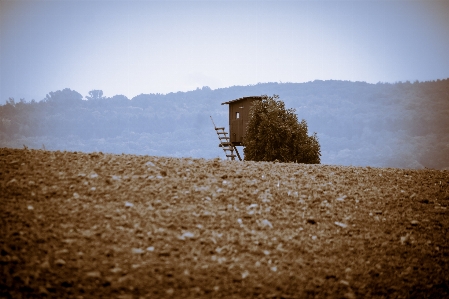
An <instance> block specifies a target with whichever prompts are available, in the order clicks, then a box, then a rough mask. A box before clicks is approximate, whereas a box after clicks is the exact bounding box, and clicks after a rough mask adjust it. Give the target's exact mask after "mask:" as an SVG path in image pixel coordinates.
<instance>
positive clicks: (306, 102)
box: [0, 79, 449, 169]
mask: <svg viewBox="0 0 449 299" xmlns="http://www.w3.org/2000/svg"><path fill="white" fill-rule="evenodd" d="M264 94H266V95H273V94H277V95H279V96H280V100H282V101H284V102H285V105H286V107H287V108H295V109H296V113H297V115H298V118H299V119H300V120H301V119H305V120H306V121H307V124H308V127H309V135H310V134H312V133H313V132H317V134H318V138H319V142H320V145H321V153H322V156H321V163H322V164H335V165H355V166H373V167H399V168H415V169H419V168H424V167H426V168H435V169H445V168H446V169H447V168H449V79H444V80H437V81H428V82H418V81H416V82H414V83H410V82H408V81H407V82H399V83H394V84H390V83H377V84H369V83H365V82H350V81H335V80H328V81H320V80H316V81H313V82H307V83H259V84H256V85H250V86H232V87H227V88H219V89H215V90H212V89H210V88H209V87H203V88H201V89H200V88H198V89H196V90H193V91H188V92H177V93H169V94H141V95H138V96H136V97H134V98H132V99H128V98H127V97H125V96H123V95H115V96H113V97H104V96H103V92H102V91H101V90H93V91H91V92H89V95H87V96H86V97H83V96H82V95H81V94H80V93H78V92H76V91H74V90H71V89H69V88H66V89H63V90H58V91H53V92H49V93H48V94H47V96H46V98H45V99H43V100H41V101H34V100H33V101H31V102H27V101H25V100H24V99H21V100H19V101H16V100H14V99H12V98H10V99H9V100H8V101H7V103H6V104H4V105H1V106H0V147H9V148H23V147H24V146H25V147H28V148H35V149H43V148H45V149H47V150H68V151H83V152H94V151H97V152H99V151H102V152H104V153H117V154H121V153H127V154H138V155H151V156H172V157H193V158H215V157H220V158H224V153H223V151H222V150H221V149H220V148H219V147H218V143H219V142H218V139H217V135H216V133H215V130H214V127H213V125H212V123H211V121H210V118H209V116H212V117H213V119H214V121H215V123H216V124H217V125H218V126H223V127H226V128H227V129H226V130H228V128H229V127H228V126H229V124H228V106H227V105H221V103H223V102H226V101H229V100H233V99H237V98H240V97H244V96H254V95H264Z"/></svg>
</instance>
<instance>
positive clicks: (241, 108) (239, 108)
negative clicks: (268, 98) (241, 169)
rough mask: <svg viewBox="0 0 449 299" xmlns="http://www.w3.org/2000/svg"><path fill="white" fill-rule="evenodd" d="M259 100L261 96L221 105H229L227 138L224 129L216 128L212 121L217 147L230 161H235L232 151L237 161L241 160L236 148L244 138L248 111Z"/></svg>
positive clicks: (243, 98)
mask: <svg viewBox="0 0 449 299" xmlns="http://www.w3.org/2000/svg"><path fill="white" fill-rule="evenodd" d="M261 99H262V97H261V96H250V97H242V98H238V99H236V100H232V101H228V102H224V103H221V104H222V105H226V104H227V105H229V133H230V134H229V136H228V133H227V132H226V131H225V128H218V127H216V126H215V123H214V122H213V120H212V123H214V127H215V131H216V132H217V135H218V139H219V140H220V144H219V146H220V147H221V148H222V149H223V150H224V152H225V154H226V157H228V158H231V160H235V157H236V155H234V151H235V153H236V154H237V157H238V158H239V160H240V161H241V160H242V158H241V157H240V154H239V152H238V150H237V148H236V146H241V145H243V138H244V137H245V133H246V126H247V124H248V121H249V117H250V115H249V110H250V108H251V106H252V104H253V102H254V101H259V100H261ZM211 119H212V117H211Z"/></svg>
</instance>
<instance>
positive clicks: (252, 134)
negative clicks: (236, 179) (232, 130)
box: [243, 95, 321, 164]
mask: <svg viewBox="0 0 449 299" xmlns="http://www.w3.org/2000/svg"><path fill="white" fill-rule="evenodd" d="M295 111H296V110H295V109H293V108H290V109H286V108H285V104H284V102H283V101H281V100H279V96H278V95H273V96H272V97H269V96H266V95H264V96H262V100H261V101H254V102H253V104H252V107H251V109H250V119H249V121H248V124H247V127H246V134H245V138H244V140H243V145H244V146H245V148H244V150H243V151H244V153H245V160H249V161H276V160H277V161H279V162H296V163H307V164H319V163H320V156H321V150H320V144H319V142H318V137H317V135H316V133H313V135H312V136H308V134H307V122H306V121H305V120H304V119H303V120H301V122H299V121H298V116H297V115H296V114H295Z"/></svg>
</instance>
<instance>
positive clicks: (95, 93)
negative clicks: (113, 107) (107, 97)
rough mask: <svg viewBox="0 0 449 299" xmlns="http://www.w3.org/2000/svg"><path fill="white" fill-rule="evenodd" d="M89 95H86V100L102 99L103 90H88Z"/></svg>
mask: <svg viewBox="0 0 449 299" xmlns="http://www.w3.org/2000/svg"><path fill="white" fill-rule="evenodd" d="M89 95H90V96H86V99H88V100H101V99H103V90H97V89H94V90H91V91H89Z"/></svg>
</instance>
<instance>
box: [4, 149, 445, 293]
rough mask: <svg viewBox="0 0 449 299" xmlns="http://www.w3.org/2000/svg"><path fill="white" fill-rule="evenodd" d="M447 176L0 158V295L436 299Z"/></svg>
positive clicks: (66, 156) (14, 154)
mask: <svg viewBox="0 0 449 299" xmlns="http://www.w3.org/2000/svg"><path fill="white" fill-rule="evenodd" d="M448 205H449V172H448V171H437V170H429V169H426V170H404V169H392V168H369V167H343V166H330V165H303V164H293V163H291V164H283V163H265V162H264V163H262V162H237V161H222V160H219V159H215V160H204V159H188V158H184V159H177V158H167V157H151V156H133V155H111V154H103V153H91V154H86V153H77V152H50V151H41V150H27V149H24V150H17V149H7V148H3V149H0V206H1V208H0V232H1V237H0V250H1V254H0V277H1V278H0V297H2V298H45V297H48V298H100V297H103V298H121V299H126V298H168V297H173V298H253V297H258V298H349V299H351V298H366V297H371V298H445V297H446V298H448V297H449V243H448V237H449V234H448V229H449V219H448V213H449V212H448Z"/></svg>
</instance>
